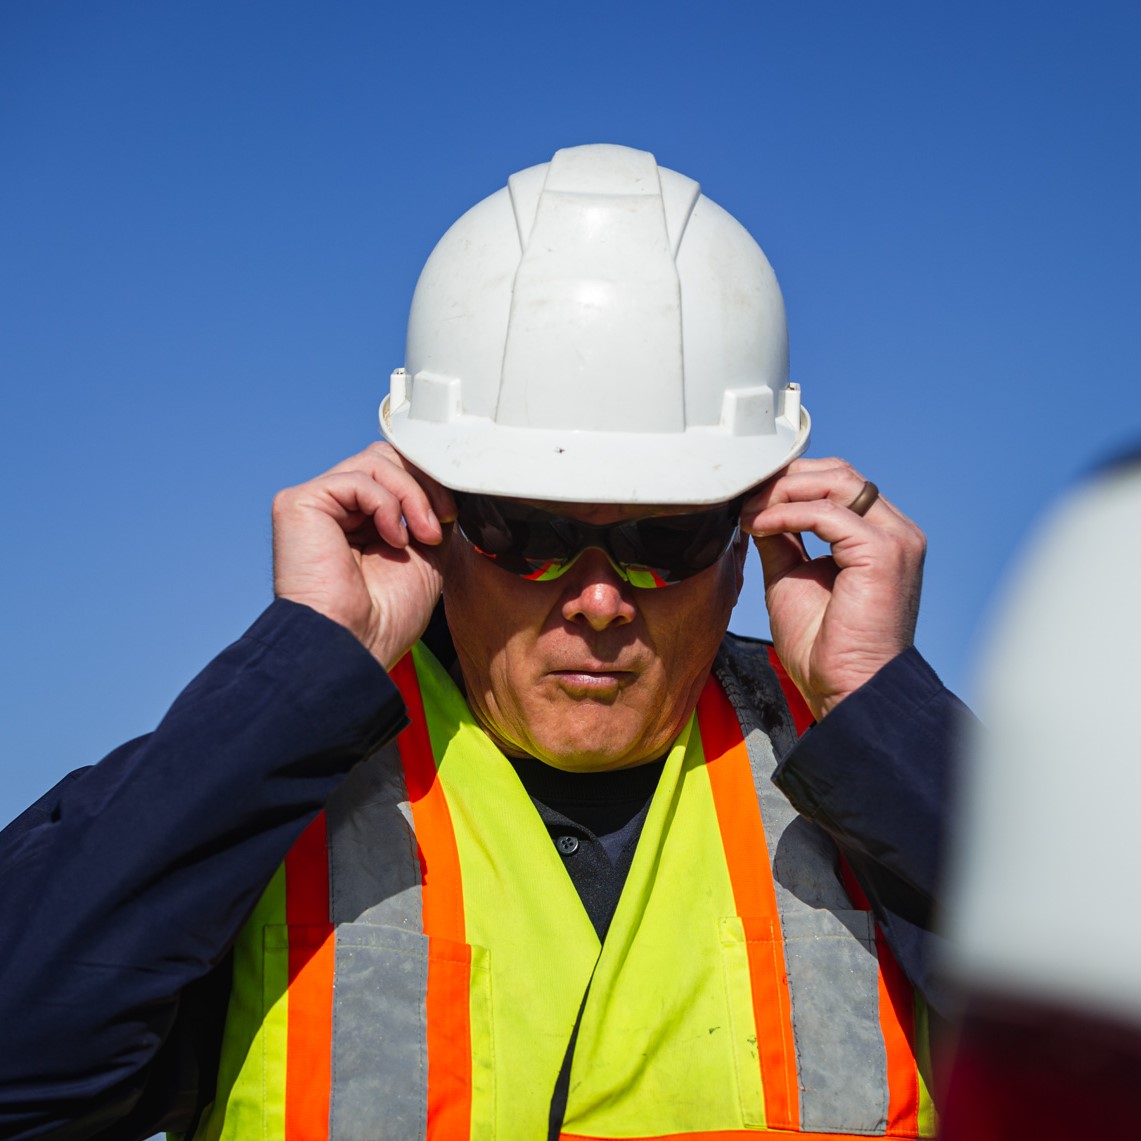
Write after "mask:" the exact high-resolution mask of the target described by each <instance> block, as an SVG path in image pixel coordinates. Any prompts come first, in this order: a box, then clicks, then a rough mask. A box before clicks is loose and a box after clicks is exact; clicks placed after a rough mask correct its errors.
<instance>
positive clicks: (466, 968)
mask: <svg viewBox="0 0 1141 1141" xmlns="http://www.w3.org/2000/svg"><path fill="white" fill-rule="evenodd" d="M335 979H336V983H335V992H334V997H333V1050H332V1054H333V1057H332V1081H331V1093H332V1096H331V1099H330V1113H329V1121H330V1130H329V1137H330V1139H331V1141H374V1139H375V1138H376V1136H377V1135H378V1134H377V1129H378V1126H380V1125H381V1124H382V1125H383V1129H382V1133H383V1135H384V1137H386V1138H390V1137H391V1138H394V1139H403V1138H409V1139H411V1138H422V1137H423V1136H424V1135H425V1133H426V1131H427V1116H428V1103H429V1094H428V1079H429V1066H430V1065H431V1078H432V1083H433V1093H432V1104H433V1106H434V1107H437V1106H438V1107H440V1109H439V1112H442V1113H444V1114H445V1115H448V1114H450V1113H455V1112H459V1113H468V1112H470V1110H469V1109H467V1107H468V1106H472V1105H473V1103H475V1105H477V1106H478V1108H479V1112H480V1114H481V1115H482V1113H483V1111H484V1107H485V1105H486V1106H490V1105H491V1102H492V1099H493V1090H492V1072H491V1058H490V1049H491V1015H490V999H491V985H490V971H489V970H488V965H487V952H486V950H484V949H483V948H481V947H469V946H468V945H466V944H463V943H455V942H452V941H450V940H446V939H436V938H432V939H429V938H427V937H426V936H424V935H421V934H419V933H417V932H410V931H403V930H401V929H399V928H395V927H380V926H375V925H372V924H367V923H343V924H341V925H340V926H339V927H338V928H337V935H336V973H335ZM441 1019H443V1020H444V1021H443V1022H442V1023H441ZM430 1060H431V1061H430ZM461 1107H462V1108H461ZM433 1112H434V1113H436V1112H437V1110H436V1108H434V1110H433ZM473 1119H475V1120H478V1119H479V1118H475V1117H474V1115H473ZM446 1120H447V1117H446V1116H445V1118H444V1121H445V1122H446ZM485 1120H493V1118H492V1117H487V1118H485ZM473 1136H475V1134H474V1133H473Z"/></svg>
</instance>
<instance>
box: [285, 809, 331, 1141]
mask: <svg viewBox="0 0 1141 1141" xmlns="http://www.w3.org/2000/svg"><path fill="white" fill-rule="evenodd" d="M285 921H286V923H287V924H288V926H289V1020H288V1026H289V1029H288V1031H287V1042H286V1070H285V1136H286V1137H287V1138H305V1141H310V1139H316V1138H323V1137H328V1135H329V1081H330V1071H331V1066H332V1050H333V1007H332V995H333V947H334V942H333V926H332V924H331V923H330V921H329V858H328V852H327V847H326V829H325V814H324V813H323V812H322V813H320V814H319V815H318V816H317V817H316V818H315V819H314V820H313V822H312V823H311V824H310V825H309V827H308V828H306V829H305V831H304V832H303V833H302V834H301V837H300V839H298V841H297V843H295V844H294V845H293V847H292V848H291V849H290V850H289V853H288V855H286V857H285Z"/></svg>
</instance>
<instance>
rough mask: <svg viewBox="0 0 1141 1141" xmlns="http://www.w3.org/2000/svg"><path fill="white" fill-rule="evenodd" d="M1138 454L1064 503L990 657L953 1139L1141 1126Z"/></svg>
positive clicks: (1043, 1140)
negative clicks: (1138, 833) (1138, 838)
mask: <svg viewBox="0 0 1141 1141" xmlns="http://www.w3.org/2000/svg"><path fill="white" fill-rule="evenodd" d="M1139 567H1141V454H1139V455H1137V456H1135V457H1133V458H1132V459H1131V460H1129V461H1126V462H1122V463H1119V464H1117V465H1115V466H1114V467H1112V468H1107V469H1105V470H1104V471H1102V472H1101V473H1099V474H1098V475H1097V476H1096V477H1094V478H1092V479H1091V480H1089V481H1087V482H1086V483H1085V484H1083V485H1082V486H1081V487H1080V488H1078V489H1076V490H1075V491H1073V492H1071V493H1070V494H1069V495H1068V496H1067V497H1066V498H1065V499H1064V500H1063V501H1062V503H1061V504H1060V505H1059V506H1058V507H1057V508H1056V509H1055V510H1054V512H1053V513H1052V515H1051V516H1050V518H1049V519H1048V520H1047V523H1046V525H1045V526H1044V528H1043V529H1042V530H1041V531H1040V533H1039V535H1038V536H1037V538H1036V540H1035V542H1034V543H1033V544H1032V545H1031V547H1030V549H1029V551H1028V553H1027V555H1026V556H1025V557H1024V559H1023V564H1022V566H1021V568H1020V570H1019V572H1018V573H1017V574H1016V576H1015V578H1014V581H1013V584H1012V587H1011V589H1010V590H1009V591H1008V595H1007V598H1006V601H1005V605H1004V607H1003V609H1002V610H1001V612H1000V613H1001V618H1000V621H999V622H998V624H997V626H996V629H995V632H994V636H993V639H992V642H991V644H990V646H989V649H988V651H987V653H986V654H985V657H984V663H985V666H984V670H983V672H982V676H981V678H980V683H981V684H980V686H979V690H978V692H979V693H980V694H981V695H982V696H981V701H980V710H979V712H980V714H981V723H982V728H981V729H979V730H978V736H977V738H976V739H975V740H974V742H973V747H972V748H971V750H970V755H969V757H968V763H967V765H966V772H965V776H964V780H963V787H962V790H961V795H960V800H959V804H958V809H959V816H958V827H957V829H956V830H955V831H956V835H957V838H958V841H957V847H956V851H955V854H954V859H953V861H952V868H953V877H952V884H951V891H950V899H949V906H948V910H947V920H946V928H947V933H948V935H949V936H950V952H949V961H948V966H949V968H950V971H951V973H952V975H953V977H954V978H955V979H956V981H957V983H958V985H959V987H960V989H961V994H962V1000H963V1019H962V1022H961V1025H960V1028H959V1036H958V1046H957V1050H956V1054H955V1058H954V1063H953V1065H952V1067H951V1071H950V1079H949V1082H948V1083H947V1090H946V1097H945V1100H944V1113H943V1130H942V1133H941V1137H943V1138H944V1141H1008V1139H1010V1138H1021V1137H1027V1138H1031V1137H1032V1138H1034V1139H1035V1141H1054V1139H1055V1138H1057V1139H1059V1141H1061V1139H1062V1138H1065V1139H1067V1141H1069V1139H1070V1138H1073V1137H1094V1136H1096V1137H1134V1136H1138V1135H1141V1134H1139V1131H1141V1125H1139V1122H1141V907H1139V906H1138V902H1137V890H1136V881H1137V876H1136V871H1135V864H1136V852H1137V832H1138V827H1137V815H1138V805H1139V804H1141V748H1139V746H1138V739H1137V731H1138V726H1137V721H1138V710H1139V708H1141V686H1139V684H1138V682H1139V681H1141V660H1139V655H1138V649H1139V646H1141V573H1139Z"/></svg>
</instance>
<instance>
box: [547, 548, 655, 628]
mask: <svg viewBox="0 0 1141 1141" xmlns="http://www.w3.org/2000/svg"><path fill="white" fill-rule="evenodd" d="M563 581H564V583H565V585H564V587H563V598H562V614H563V617H564V618H565V619H566V620H567V621H568V622H585V623H587V624H588V625H589V626H590V627H591V628H592V629H594V630H598V631H601V630H606V629H607V628H609V627H610V626H625V625H627V623H630V622H633V621H634V618H635V617H636V615H637V613H638V610H637V607H636V606H635V605H634V588H633V587H632V586H631V585H630V584H629V583H628V582H624V581H623V580H622V578H621V577H620V576H619V574H618V572H617V571H616V570H615V569H614V566H613V564H612V563H611V562H610V560H609V559H608V558H607V557H606V555H605V553H604V552H602V551H600V550H598V548H597V547H591V548H590V549H589V550H586V551H583V553H582V554H581V555H580V556H579V557H578V559H577V561H576V562H575V564H574V566H572V567H571V568H570V570H568V571H567V573H566V574H565V575H564V576H563Z"/></svg>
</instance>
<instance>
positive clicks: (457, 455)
mask: <svg viewBox="0 0 1141 1141" xmlns="http://www.w3.org/2000/svg"><path fill="white" fill-rule="evenodd" d="M390 399H391V398H390V397H389V396H386V397H385V398H384V400H383V402H382V403H381V406H380V430H381V434H382V435H383V436H384V438H385V439H386V440H387V441H388V442H389V443H390V444H392V445H393V447H395V448H396V450H397V451H399V452H400V453H401V454H402V455H403V456H405V457H406V458H407V459H409V460H411V462H412V463H414V464H416V466H417V467H419V468H421V469H422V470H423V471H425V472H427V474H428V475H430V476H432V478H433V479H436V480H438V481H439V482H440V483H442V484H444V486H445V487H450V488H453V489H454V490H456V491H471V492H482V493H483V494H486V495H502V496H508V497H514V498H526V499H543V500H550V501H552V502H556V503H647V504H649V503H653V504H675V503H676V504H694V505H698V504H705V503H723V502H726V501H728V500H730V499H733V498H734V497H736V496H738V495H740V494H742V493H743V492H745V491H748V490H749V488H751V487H754V486H756V485H757V484H758V483H760V482H762V481H763V480H765V479H767V478H768V477H769V476H770V475H772V474H773V473H774V472H776V471H779V470H780V469H781V468H782V467H784V466H785V465H786V464H788V463H790V462H791V461H792V460H794V459H796V457H797V456H799V455H800V454H801V453H802V452H803V451H804V450H805V448H807V447H808V439H809V430H810V427H811V420H810V418H809V415H808V413H807V411H805V410H804V408H801V409H800V417H799V424H798V426H797V428H796V430H795V431H794V430H793V429H792V427H791V426H790V425H788V424H786V423H785V422H783V421H781V420H778V421H777V423H776V426H775V431H773V432H772V433H770V434H767V435H765V436H761V437H758V436H756V435H748V436H732V435H729V434H727V433H725V432H724V431H722V430H720V429H718V428H715V427H694V428H689V429H688V430H686V431H684V432H679V433H669V434H663V433H648V434H646V433H632V432H584V431H557V430H537V429H534V428H527V429H521V428H511V427H506V426H504V425H500V424H496V423H494V422H493V421H491V420H489V419H483V418H478V417H468V416H465V417H462V422H459V421H457V423H456V425H455V426H454V427H453V426H451V425H444V424H440V423H432V422H425V421H421V420H416V419H413V418H411V417H409V415H408V413H407V407H408V406H407V404H405V405H403V406H402V407H401V409H400V410H399V411H397V412H396V413H395V414H394V413H393V412H392V411H391V408H390ZM568 489H573V493H568Z"/></svg>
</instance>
